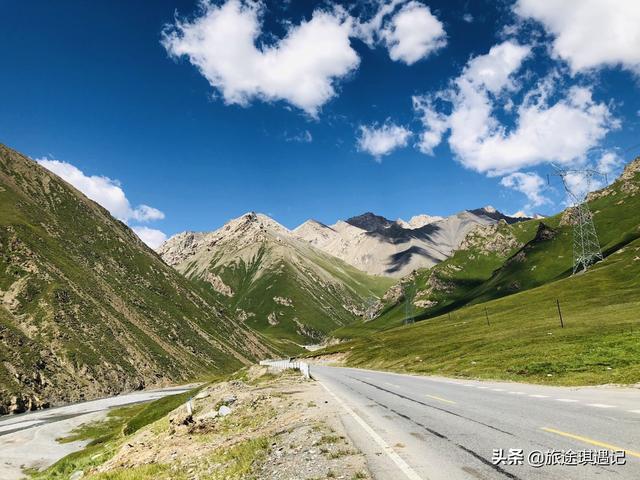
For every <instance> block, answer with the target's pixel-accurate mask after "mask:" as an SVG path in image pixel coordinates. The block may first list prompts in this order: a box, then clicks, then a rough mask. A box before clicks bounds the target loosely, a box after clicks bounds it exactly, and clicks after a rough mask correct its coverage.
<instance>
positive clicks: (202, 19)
mask: <svg viewBox="0 0 640 480" xmlns="http://www.w3.org/2000/svg"><path fill="white" fill-rule="evenodd" d="M201 5H202V12H201V15H200V16H199V17H196V18H195V19H193V20H191V21H187V20H185V21H183V20H176V24H175V25H174V26H172V27H171V28H168V29H165V31H164V32H163V38H162V44H163V46H164V47H165V48H166V50H167V51H168V52H169V54H170V55H171V56H173V57H182V56H186V57H187V58H188V59H189V61H190V62H191V63H192V64H193V65H194V66H196V67H197V68H198V70H199V71H200V73H202V75H203V76H204V77H205V78H206V79H207V80H208V81H209V83H210V84H211V86H212V87H213V88H215V89H217V90H219V91H220V93H221V94H222V97H223V98H224V100H225V102H227V103H230V104H240V105H247V104H249V103H250V102H251V101H252V100H254V99H260V100H264V101H277V100H284V101H286V102H288V103H290V104H292V105H294V106H296V107H298V108H300V109H302V110H304V111H305V112H307V113H308V114H310V115H312V116H316V115H317V113H318V110H319V108H320V107H321V106H322V105H324V104H325V103H326V102H328V101H329V100H330V99H331V98H333V97H334V96H335V94H336V91H335V85H334V84H335V82H336V81H337V80H339V79H342V78H344V77H346V76H347V75H349V74H350V73H351V72H352V71H354V70H355V69H356V68H357V67H358V65H359V62H360V59H359V57H358V55H357V53H356V51H355V50H354V49H353V48H351V44H350V39H349V36H350V35H351V33H352V18H351V17H350V16H348V15H347V14H345V13H344V11H343V10H341V9H339V8H338V7H336V8H335V9H334V10H333V11H321V10H316V11H315V12H314V13H313V16H312V18H311V19H310V20H308V21H304V22H302V23H301V24H299V25H294V26H291V27H290V28H289V30H288V32H287V34H286V36H285V37H284V38H282V39H281V40H279V41H278V42H277V43H276V44H274V45H270V46H256V41H257V39H258V37H259V36H260V34H261V33H262V32H261V30H262V25H261V18H260V17H261V13H262V12H261V4H260V3H259V2H251V3H250V2H245V1H242V0H228V1H227V2H226V3H224V4H223V5H221V6H217V5H215V4H213V3H211V2H210V1H207V0H204V1H203V2H202V4H201Z"/></svg>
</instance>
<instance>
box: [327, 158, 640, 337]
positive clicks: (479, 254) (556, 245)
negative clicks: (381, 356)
mask: <svg viewBox="0 0 640 480" xmlns="http://www.w3.org/2000/svg"><path fill="white" fill-rule="evenodd" d="M639 190H640V159H636V160H635V161H634V162H632V163H631V164H629V165H628V167H627V168H626V170H625V172H624V173H623V175H622V176H621V178H620V179H618V180H617V181H616V182H614V183H613V184H612V185H611V186H609V187H608V188H606V189H603V190H601V191H599V192H595V193H593V194H592V195H591V196H590V201H589V208H590V209H591V211H592V212H593V218H594V222H595V225H596V230H597V232H598V236H599V239H600V244H601V247H602V251H603V254H604V255H605V257H606V256H608V255H611V254H612V253H614V252H616V251H618V250H619V249H620V248H622V247H623V246H624V245H626V244H627V243H629V242H630V241H633V240H634V239H636V238H638V237H640V231H638V225H639V224H640V217H639V215H638V212H639V211H640V195H638V191H639ZM571 221H572V220H571V211H570V210H569V211H565V212H562V213H560V214H558V215H556V216H554V217H550V218H545V219H544V220H542V221H541V220H530V221H527V222H522V223H517V224H512V225H507V224H505V223H501V224H499V225H497V226H495V227H494V226H489V227H481V228H480V229H478V230H477V231H475V232H474V233H472V234H471V235H470V236H469V237H468V238H467V241H466V242H464V243H463V248H461V249H460V250H458V251H456V253H455V254H454V255H453V256H452V257H451V258H449V259H447V260H445V261H444V262H442V263H440V264H439V265H437V266H435V267H433V268H432V269H429V270H421V271H418V272H416V273H415V275H414V276H413V277H411V278H407V279H405V280H404V281H405V282H413V283H415V285H416V290H417V295H416V297H415V300H414V302H413V303H414V306H413V310H412V315H413V317H414V318H415V319H416V320H423V319H427V318H432V317H436V316H438V315H442V314H444V313H448V312H452V311H454V310H455V309H457V308H460V307H461V306H464V305H473V304H477V303H482V302H486V301H489V300H492V299H495V298H499V297H503V296H506V295H511V294H514V293H518V292H522V291H525V290H528V289H531V288H535V287H537V286H540V285H544V284H546V283H548V282H551V281H554V280H557V279H560V278H566V277H568V276H569V275H570V274H571V272H572V262H573V251H572V248H573V247H572V225H571ZM541 224H542V226H541ZM405 317H406V314H405V305H404V297H399V298H397V299H394V300H393V301H389V302H387V303H386V304H385V305H384V307H383V309H382V310H381V312H380V314H379V316H378V317H377V318H376V319H375V320H373V321H371V322H361V323H358V324H355V325H353V326H349V327H347V328H344V329H339V330H337V331H336V332H335V335H336V336H337V337H339V338H352V337H356V336H359V335H363V334H368V333H371V332H373V331H379V330H384V329H386V328H392V327H394V326H398V325H402V324H403V322H405V320H406V319H405Z"/></svg>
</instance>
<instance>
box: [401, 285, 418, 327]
mask: <svg viewBox="0 0 640 480" xmlns="http://www.w3.org/2000/svg"><path fill="white" fill-rule="evenodd" d="M403 290H404V323H405V325H406V324H409V323H414V322H415V320H414V318H413V297H414V296H415V293H416V289H415V285H414V284H413V283H406V284H405V285H404V289H403Z"/></svg>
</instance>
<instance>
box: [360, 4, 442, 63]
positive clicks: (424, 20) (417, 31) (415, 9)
mask: <svg viewBox="0 0 640 480" xmlns="http://www.w3.org/2000/svg"><path fill="white" fill-rule="evenodd" d="M398 9H399V10H398ZM353 30H354V31H353V35H354V36H356V37H358V38H360V39H361V40H362V41H364V42H365V43H366V44H367V45H369V46H370V47H374V46H375V45H377V44H383V45H384V46H385V47H386V48H387V50H388V51H389V57H390V58H391V59H392V60H394V61H401V62H404V63H406V64H407V65H412V64H414V63H415V62H417V61H419V60H421V59H423V58H426V57H428V56H429V55H430V54H432V53H433V52H435V51H437V50H439V49H440V48H442V47H444V46H445V45H446V44H447V36H446V32H445V30H444V26H443V25H442V22H440V20H438V19H437V18H436V16H435V15H433V14H432V13H431V10H430V9H429V7H427V6H426V5H423V4H422V3H420V2H418V1H415V0H411V1H408V0H391V1H381V2H380V5H379V8H378V10H377V12H376V14H375V15H374V16H373V17H372V18H371V19H369V20H368V21H366V22H363V21H359V22H355V23H354V28H353Z"/></svg>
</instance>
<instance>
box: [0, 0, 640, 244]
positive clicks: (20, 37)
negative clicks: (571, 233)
mask: <svg viewBox="0 0 640 480" xmlns="http://www.w3.org/2000/svg"><path fill="white" fill-rule="evenodd" d="M553 3H554V2H545V1H542V0H519V1H518V2H510V1H501V2H489V1H486V2H485V1H480V0H477V1H460V2H455V1H426V0H425V1H422V0H420V1H417V0H409V1H403V0H395V1H388V2H366V1H360V2H343V3H336V2H328V1H325V2H269V1H264V2H262V3H259V4H256V3H253V2H241V1H240V0H229V1H219V2H210V3H204V4H203V3H200V2H195V1H178V0H171V1H169V0H156V1H154V2H146V3H145V4H144V5H143V3H142V2H119V3H117V4H116V2H107V1H104V2H99V1H95V2H84V1H79V0H78V1H72V0H67V1H64V2H55V5H54V3H53V2H48V1H24V2H2V4H1V5H0V9H1V10H0V11H1V12H2V18H3V28H2V31H0V58H1V59H2V65H3V69H2V71H3V74H2V75H1V76H0V105H1V108H0V142H3V143H5V144H7V145H9V146H11V147H13V148H15V149H17V150H19V151H21V152H23V153H25V154H27V155H29V156H30V157H32V158H34V159H39V160H41V161H42V162H43V164H44V165H45V166H47V167H48V168H50V169H52V170H53V171H56V172H57V173H58V174H60V175H61V176H63V177H65V178H67V179H68V180H69V181H71V183H74V184H75V185H76V186H78V188H80V189H81V190H83V191H85V193H87V194H88V195H89V196H92V197H93V198H94V199H95V200H97V201H98V202H100V203H102V204H103V205H105V206H106V207H107V208H109V209H110V210H111V211H112V213H114V215H116V216H117V217H119V218H121V219H123V220H125V221H126V222H127V223H128V224H129V225H131V226H132V227H134V228H136V229H137V231H138V232H140V234H141V236H143V238H145V239H146V240H147V241H148V242H149V243H151V244H153V243H157V242H158V241H159V239H161V238H162V234H161V233H160V232H164V234H166V235H171V234H174V233H177V232H179V231H183V230H211V229H214V228H217V227H219V226H220V225H221V224H223V223H224V222H225V221H227V220H229V219H230V218H232V217H236V216H239V215H241V214H242V213H244V212H246V211H249V210H256V211H260V212H264V213H266V214H269V215H271V216H272V217H274V218H275V219H276V220H278V221H279V222H281V223H283V224H284V225H285V226H287V227H295V226H296V225H298V224H300V223H302V222H303V221H304V220H306V219H308V218H315V219H317V220H320V221H322V222H325V223H333V222H335V221H336V220H338V219H341V218H347V217H349V216H353V215H356V214H359V213H362V212H365V211H373V212H376V213H378V214H381V215H384V216H386V217H389V218H398V217H402V218H405V219H408V218H409V217H411V216H412V215H416V214H419V213H428V214H432V215H448V214H452V213H455V212H457V211H460V210H463V209H467V208H476V207H479V206H483V205H486V204H491V205H494V206H495V207H497V208H499V209H500V210H503V211H505V212H508V213H513V212H516V211H518V210H525V211H526V212H527V213H533V212H541V213H544V214H549V213H553V212H555V211H557V210H559V209H560V208H562V205H563V202H564V199H565V197H564V194H563V193H562V192H561V191H560V185H558V184H555V185H552V186H551V188H549V187H547V185H546V174H547V173H548V172H550V171H551V167H550V165H549V163H550V162H555V163H560V164H562V165H564V166H567V167H571V168H573V167H580V166H583V165H587V164H588V165H593V166H596V167H597V168H600V169H601V170H603V171H605V170H606V171H607V172H608V174H609V176H613V175H615V173H616V172H617V171H619V169H620V168H621V166H622V165H623V163H624V161H628V160H629V158H630V157H631V156H633V155H634V154H637V153H638V150H635V151H634V149H633V148H634V146H635V145H637V144H638V142H639V140H638V135H637V133H638V124H639V122H640V116H639V115H640V97H639V96H638V88H639V79H640V44H639V43H640V41H639V40H638V37H637V35H635V34H634V33H633V32H636V31H637V25H638V24H639V22H640V7H639V4H638V3H637V2H635V1H633V0H631V1H630V0H613V1H611V2H604V1H603V2H597V1H596V2H581V1H579V0H567V1H566V2H563V4H562V6H560V7H558V6H556V8H552V7H551V5H552V4H553ZM594 19H595V21H597V22H596V23H597V24H596V25H594V24H592V23H593V22H594ZM620 25H622V27H620ZM626 25H628V28H626ZM609 26H611V28H609ZM614 26H615V28H614ZM593 31H599V32H601V33H600V34H599V35H598V36H597V37H598V38H596V39H595V40H594V39H593V37H594V36H593V34H592V32H593ZM105 177H106V178H105ZM575 185H576V188H578V189H579V188H584V185H582V180H581V179H580V178H576V179H575Z"/></svg>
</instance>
